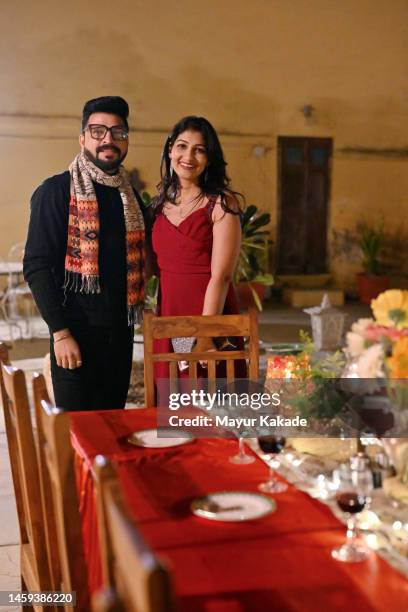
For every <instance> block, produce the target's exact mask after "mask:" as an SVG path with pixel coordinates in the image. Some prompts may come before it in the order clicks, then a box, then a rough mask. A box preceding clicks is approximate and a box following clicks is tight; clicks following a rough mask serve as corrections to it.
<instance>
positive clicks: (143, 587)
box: [93, 455, 174, 612]
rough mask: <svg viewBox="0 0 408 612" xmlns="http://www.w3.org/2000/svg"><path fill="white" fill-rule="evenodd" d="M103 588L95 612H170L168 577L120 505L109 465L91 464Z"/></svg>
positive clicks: (98, 459)
mask: <svg viewBox="0 0 408 612" xmlns="http://www.w3.org/2000/svg"><path fill="white" fill-rule="evenodd" d="M94 473H95V478H96V499H97V504H98V528H99V538H100V548H101V556H102V571H103V581H104V588H103V589H102V591H101V593H99V594H98V595H97V596H96V597H94V598H93V604H94V609H95V610H96V611H97V612H107V611H108V610H112V611H113V610H115V611H116V610H124V611H126V612H171V611H172V610H174V598H173V593H172V589H171V581H170V575H169V573H168V571H167V570H166V569H165V567H164V566H163V565H162V563H161V562H160V561H159V560H158V559H157V558H156V557H155V555H154V554H153V553H152V551H151V550H150V549H149V547H148V546H147V544H146V543H145V542H144V540H143V537H142V536H141V534H140V533H139V531H138V529H137V527H136V525H135V523H134V521H133V520H132V519H131V518H130V516H129V514H128V511H127V509H126V506H125V504H124V501H123V498H122V494H121V491H120V485H119V481H118V477H117V474H116V471H115V469H114V467H113V465H112V464H111V463H110V462H109V461H108V460H107V459H106V458H105V457H103V456H101V455H98V456H97V457H96V459H95V462H94Z"/></svg>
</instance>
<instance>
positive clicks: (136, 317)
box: [128, 302, 144, 326]
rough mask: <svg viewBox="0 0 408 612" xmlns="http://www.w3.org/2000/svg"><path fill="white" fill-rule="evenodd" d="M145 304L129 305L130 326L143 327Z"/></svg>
mask: <svg viewBox="0 0 408 612" xmlns="http://www.w3.org/2000/svg"><path fill="white" fill-rule="evenodd" d="M143 310H144V302H139V303H138V304H133V305H132V306H130V305H128V325H129V326H130V325H141V323H142V321H143Z"/></svg>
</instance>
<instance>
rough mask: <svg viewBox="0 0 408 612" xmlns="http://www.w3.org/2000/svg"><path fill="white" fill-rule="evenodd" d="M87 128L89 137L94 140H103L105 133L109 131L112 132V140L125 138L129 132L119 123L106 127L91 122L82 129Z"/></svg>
mask: <svg viewBox="0 0 408 612" xmlns="http://www.w3.org/2000/svg"><path fill="white" fill-rule="evenodd" d="M86 130H88V131H89V133H90V135H91V138H94V139H95V140H103V139H104V138H105V136H106V134H107V132H110V133H111V134H112V138H113V140H127V139H128V136H129V132H128V131H127V129H126V128H125V127H123V126H121V125H113V126H112V127H107V126H106V125H98V124H96V123H92V124H90V125H88V126H87V127H86V128H85V130H84V131H86Z"/></svg>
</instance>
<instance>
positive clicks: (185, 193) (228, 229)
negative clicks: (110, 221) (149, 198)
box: [152, 116, 241, 379]
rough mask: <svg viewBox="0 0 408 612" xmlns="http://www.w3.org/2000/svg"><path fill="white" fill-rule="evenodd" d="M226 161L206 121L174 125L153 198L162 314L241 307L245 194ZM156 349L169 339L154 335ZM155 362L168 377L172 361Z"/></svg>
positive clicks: (201, 346)
mask: <svg viewBox="0 0 408 612" xmlns="http://www.w3.org/2000/svg"><path fill="white" fill-rule="evenodd" d="M225 167H226V162H225V161H224V155H223V152H222V149H221V145H220V142H219V139H218V136H217V134H216V132H215V130H214V128H213V127H212V125H211V124H210V123H209V121H207V119H204V118H203V117H194V116H188V117H184V118H183V119H181V120H180V121H179V122H178V123H177V124H176V125H175V126H174V128H173V130H172V132H171V134H170V136H169V137H168V138H167V141H166V143H165V145H164V151H163V155H162V164H161V182H160V184H159V194H158V196H157V197H156V199H155V202H154V204H153V208H154V213H155V219H154V224H153V231H152V243H153V251H154V253H155V255H156V259H157V264H158V269H159V275H160V298H159V314H161V315H201V314H203V315H215V314H220V313H224V314H227V313H230V314H231V313H237V312H238V307H237V302H236V298H235V293H234V290H233V287H232V284H231V280H232V276H233V273H234V269H235V265H236V263H237V259H238V255H239V251H240V246H241V225H240V219H239V212H240V208H239V204H238V200H237V196H239V194H237V193H236V192H234V191H232V190H231V189H230V187H229V182H230V181H229V178H228V177H227V175H226V171H225ZM173 344H174V343H173ZM186 348H187V350H189V347H186ZM211 349H214V344H213V341H212V340H211V338H209V339H199V340H198V341H197V343H196V344H195V348H194V350H196V351H206V350H211ZM155 350H157V351H158V352H167V351H169V350H171V347H170V342H169V341H168V340H160V341H156V342H155ZM177 350H179V349H177ZM156 366H157V367H156V368H155V378H156V379H157V378H168V366H167V364H161V363H159V364H156Z"/></svg>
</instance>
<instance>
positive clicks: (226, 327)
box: [143, 308, 259, 407]
mask: <svg viewBox="0 0 408 612" xmlns="http://www.w3.org/2000/svg"><path fill="white" fill-rule="evenodd" d="M143 335H144V370H145V403H146V406H147V407H152V406H154V404H155V391H154V376H153V364H154V363H157V362H159V361H164V362H167V363H168V364H169V380H170V387H172V384H173V382H174V381H176V380H177V378H178V372H177V362H178V361H187V362H188V364H189V378H190V379H191V381H192V383H193V384H196V381H197V364H198V362H199V361H206V362H207V368H208V370H207V371H208V381H209V389H211V383H212V382H213V381H215V379H216V375H217V374H216V372H217V371H216V365H217V362H223V361H225V362H226V380H227V382H232V381H233V380H234V378H235V368H234V362H235V361H237V360H240V359H242V360H246V361H247V362H248V377H249V378H250V379H251V380H256V379H257V378H258V375H259V333H258V319H257V312H256V310H255V309H254V308H251V309H250V310H249V312H248V313H245V314H237V315H211V316H207V315H206V316H203V315H199V316H186V317H160V316H159V317H158V316H155V315H154V314H153V313H152V312H151V311H145V313H144V321H143ZM231 336H233V337H238V338H248V339H249V340H248V347H247V348H246V349H243V350H237V351H212V352H205V353H198V352H196V353H154V352H153V340H160V339H163V338H182V337H195V338H223V337H231Z"/></svg>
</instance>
